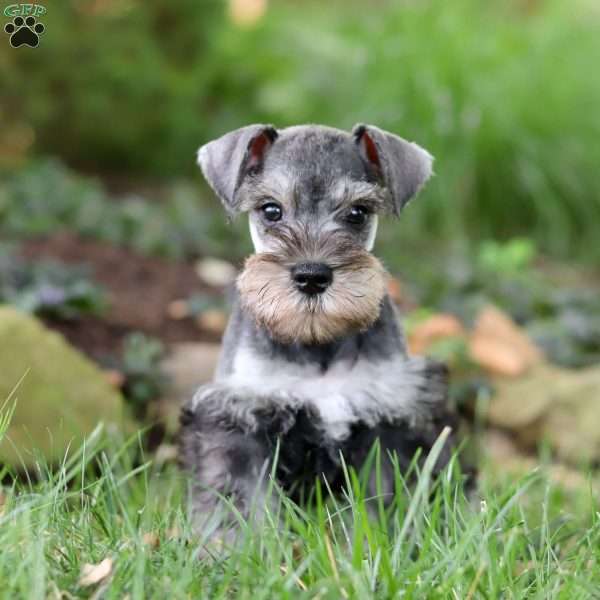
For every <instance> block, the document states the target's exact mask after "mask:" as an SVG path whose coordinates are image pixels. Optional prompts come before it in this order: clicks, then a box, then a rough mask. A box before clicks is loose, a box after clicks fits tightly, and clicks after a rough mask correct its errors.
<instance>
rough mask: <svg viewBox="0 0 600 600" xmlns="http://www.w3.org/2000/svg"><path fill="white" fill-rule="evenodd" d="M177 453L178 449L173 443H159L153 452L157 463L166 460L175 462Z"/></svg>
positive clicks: (162, 462)
mask: <svg viewBox="0 0 600 600" xmlns="http://www.w3.org/2000/svg"><path fill="white" fill-rule="evenodd" d="M178 455H179V450H178V448H177V446H176V445H175V444H161V445H160V446H159V447H158V448H157V449H156V452H155V454H154V461H155V462H156V463H157V464H159V465H164V464H165V463H167V462H175V461H176V460H177V457H178Z"/></svg>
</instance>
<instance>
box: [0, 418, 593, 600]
mask: <svg viewBox="0 0 600 600" xmlns="http://www.w3.org/2000/svg"><path fill="white" fill-rule="evenodd" d="M436 452H437V449H434V450H433V452H432V455H433V456H432V457H434V456H435V453H436ZM134 456H137V459H136V461H135V463H134V461H133V457H134ZM135 465H137V466H135ZM430 467H431V461H430V463H429V464H428V463H426V464H425V466H424V468H423V470H422V473H421V476H420V478H419V482H418V484H417V486H416V488H415V489H414V491H413V492H412V493H410V494H409V493H398V494H397V496H396V498H395V501H394V505H393V511H392V512H391V513H390V514H387V515H386V514H384V512H383V509H382V506H381V503H380V501H379V499H378V498H365V496H364V493H363V491H362V487H361V483H360V479H359V478H357V477H355V476H354V475H353V474H349V475H348V486H347V488H348V490H349V491H348V492H347V493H346V494H345V496H343V497H342V498H340V499H338V500H337V501H336V502H331V501H330V502H324V501H320V500H319V498H317V502H316V506H315V507H314V509H310V510H304V509H302V508H300V507H298V506H296V505H294V504H292V503H291V502H289V501H287V500H285V499H282V498H281V496H279V495H278V493H277V490H273V491H272V493H273V494H274V495H275V496H276V498H278V499H279V500H278V503H277V504H278V508H277V509H276V510H275V511H274V513H278V514H274V513H268V515H267V518H266V520H265V522H264V523H263V524H262V525H260V526H252V525H250V524H244V523H242V524H241V526H240V531H241V533H240V538H239V541H238V543H237V544H236V546H235V548H231V549H229V552H228V555H227V556H223V555H216V556H215V557H214V558H199V557H198V545H199V538H198V536H196V535H194V534H193V533H192V531H191V528H190V523H189V521H188V519H187V517H186V514H185V494H184V489H185V483H184V481H183V479H182V476H181V474H180V473H179V472H178V470H177V469H176V467H175V466H174V465H166V466H164V467H161V466H158V465H157V464H155V463H154V462H153V461H152V460H151V459H150V458H145V457H144V456H143V452H142V451H141V449H140V444H139V443H138V440H137V438H133V439H131V440H129V441H128V442H124V441H121V442H117V440H115V439H114V437H111V436H108V435H107V434H105V433H103V432H102V431H101V430H100V429H98V430H97V431H96V432H95V433H94V434H93V435H92V436H91V437H90V439H89V440H88V443H87V444H86V446H85V447H84V448H83V449H81V450H79V451H77V452H74V453H73V454H72V456H71V457H70V458H67V459H65V461H64V462H63V464H62V465H61V466H60V468H58V469H56V470H54V471H53V472H50V471H48V470H45V469H41V468H40V472H39V473H38V477H39V481H38V482H37V483H24V482H20V483H15V484H13V485H12V486H11V487H9V488H5V489H4V492H3V493H4V498H3V500H4V501H3V506H2V509H1V512H0V581H2V586H1V587H0V598H10V599H14V598H28V599H29V598H32V599H33V598H125V597H128V598H252V600H259V599H261V598H264V599H272V598H324V599H326V598H331V599H339V598H360V599H364V598H460V599H467V598H518V599H521V598H540V599H542V598H543V599H547V598H565V599H567V598H568V599H569V600H572V599H576V598H590V597H592V596H593V595H594V594H595V593H596V590H597V589H598V586H599V585H600V567H599V565H598V547H599V544H600V522H599V520H598V513H597V508H596V505H595V502H594V501H593V500H592V497H591V495H590V492H589V491H588V490H586V489H581V490H579V491H578V492H576V493H572V492H571V493H568V494H567V493H566V492H565V491H563V490H561V489H560V488H557V487H555V486H554V485H552V484H550V483H549V482H548V480H546V478H545V476H544V474H543V472H540V473H537V474H532V475H529V476H527V477H526V478H524V479H521V480H519V481H514V482H510V481H508V480H507V478H506V477H505V478H504V481H502V478H500V479H497V478H494V482H493V483H490V479H489V478H487V477H486V478H484V482H483V484H482V498H483V501H482V505H481V506H482V508H481V509H479V507H476V508H474V507H473V506H472V505H470V504H469V503H468V502H467V501H466V500H465V499H464V497H463V496H462V493H461V492H460V491H458V490H457V486H456V478H455V477H453V476H452V474H451V473H450V472H448V473H446V474H445V475H444V476H443V477H442V478H441V480H440V483H439V484H438V485H437V486H436V487H435V489H434V490H433V493H432V491H431V486H430V481H429V477H428V475H429V468H430ZM400 487H401V486H400ZM367 505H371V506H373V507H374V509H375V510H374V511H369V510H367ZM369 514H375V515H379V516H378V517H375V516H371V517H369ZM276 522H279V523H281V524H280V525H276ZM384 523H389V526H384ZM149 536H151V537H152V538H153V536H157V539H155V540H154V542H153V543H150V544H149V543H148V541H149ZM106 558H109V559H110V560H111V561H112V562H113V568H112V572H111V574H110V576H109V577H107V578H106V579H105V580H103V581H101V582H99V583H97V584H95V585H90V586H83V585H81V584H80V583H79V582H80V576H81V572H82V569H83V565H84V564H98V563H100V562H101V561H102V560H104V559H106Z"/></svg>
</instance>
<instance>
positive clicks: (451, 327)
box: [408, 314, 465, 354]
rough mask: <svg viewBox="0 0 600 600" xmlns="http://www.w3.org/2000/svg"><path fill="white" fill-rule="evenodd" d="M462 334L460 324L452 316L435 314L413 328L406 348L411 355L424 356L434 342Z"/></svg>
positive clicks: (462, 330) (462, 329)
mask: <svg viewBox="0 0 600 600" xmlns="http://www.w3.org/2000/svg"><path fill="white" fill-rule="evenodd" d="M464 333H465V330H464V327H463V326H462V323H461V322H460V321H459V320H458V319H457V318H456V317H455V316H454V315H448V314H436V315H432V316H431V317H429V318H427V319H425V320H424V321H423V322H421V323H419V324H418V325H416V326H415V327H414V329H413V330H412V331H411V333H410V335H409V338H408V347H409V349H410V351H411V353H413V354H424V353H426V352H427V350H428V349H429V348H430V347H431V346H432V345H433V344H435V343H436V342H439V341H440V340H443V339H446V338H449V337H456V336H462V335H464Z"/></svg>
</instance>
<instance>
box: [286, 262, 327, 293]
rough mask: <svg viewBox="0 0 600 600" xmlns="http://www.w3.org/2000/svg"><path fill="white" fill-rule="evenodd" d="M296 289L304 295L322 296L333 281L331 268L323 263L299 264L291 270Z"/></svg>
mask: <svg viewBox="0 0 600 600" xmlns="http://www.w3.org/2000/svg"><path fill="white" fill-rule="evenodd" d="M292 279H293V280H294V283H295V284H296V287H297V288H298V289H299V290H300V291H301V292H304V293H305V294H310V295H312V294H322V293H323V292H324V291H325V290H326V289H327V288H328V287H329V286H330V285H331V282H332V280H333V271H332V270H331V267H328V266H327V265H324V264H323V263H301V264H299V265H296V266H294V267H293V268H292Z"/></svg>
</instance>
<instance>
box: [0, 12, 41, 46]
mask: <svg viewBox="0 0 600 600" xmlns="http://www.w3.org/2000/svg"><path fill="white" fill-rule="evenodd" d="M45 29H46V28H45V27H44V25H43V24H42V23H38V22H37V20H36V18H35V17H31V16H29V17H27V18H26V19H23V17H15V18H14V19H13V21H12V23H7V24H6V25H5V26H4V31H5V33H8V34H9V35H10V45H11V46H12V47H13V48H18V47H19V46H29V47H30V48H36V47H37V45H38V44H39V43H40V37H39V36H40V35H42V33H44V31H45Z"/></svg>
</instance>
